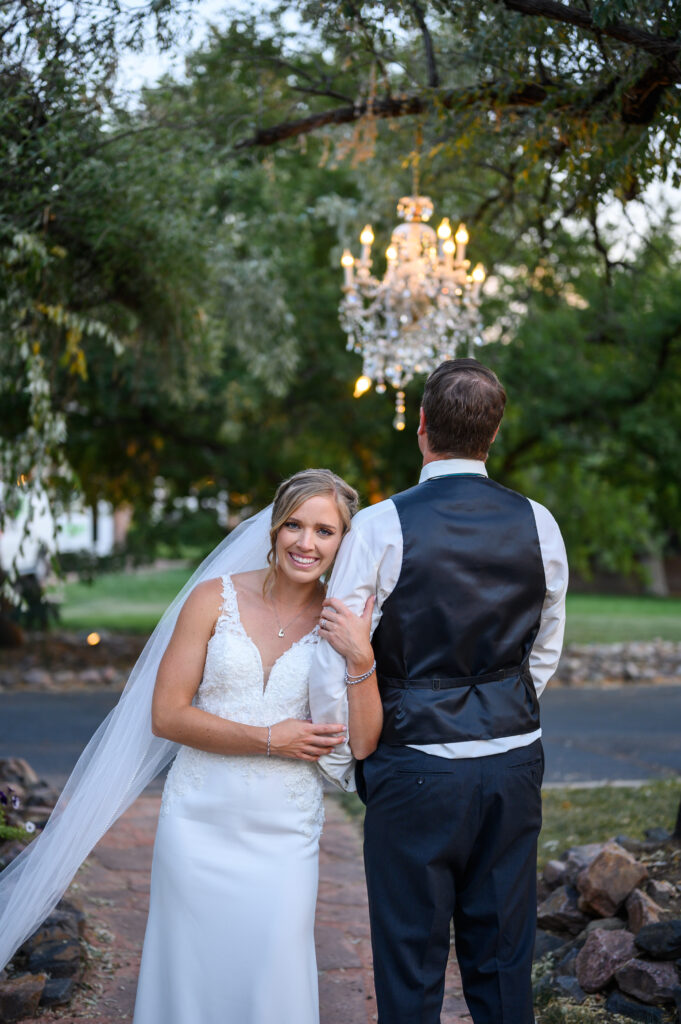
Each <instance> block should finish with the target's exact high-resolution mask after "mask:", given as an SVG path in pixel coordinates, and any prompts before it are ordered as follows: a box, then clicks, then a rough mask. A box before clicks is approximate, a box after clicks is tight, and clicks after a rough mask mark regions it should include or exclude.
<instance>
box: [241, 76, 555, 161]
mask: <svg viewBox="0 0 681 1024" xmlns="http://www.w3.org/2000/svg"><path fill="white" fill-rule="evenodd" d="M547 96H548V92H547V90H546V89H545V88H544V87H543V86H541V85H537V84H536V83H534V82H528V83H526V84H524V85H520V86H518V88H516V89H513V90H511V91H510V92H508V93H507V94H504V93H502V91H501V90H500V89H499V88H498V87H497V86H496V85H490V86H489V87H487V88H484V89H454V90H450V91H449V92H445V93H436V94H435V95H424V94H421V93H412V94H408V95H403V96H387V97H384V98H383V99H373V100H370V101H367V100H363V101H362V102H361V103H355V104H353V105H352V106H344V107H332V108H330V109H329V110H320V111H319V112H318V113H316V114H310V115H309V117H301V118H299V119H298V120H296V121H284V122H281V123H280V124H275V125H272V127H270V128H260V129H259V130H258V131H257V132H255V134H254V135H251V136H249V137H248V138H247V139H241V140H240V141H239V142H237V143H236V145H235V146H234V149H235V150H237V151H238V150H242V149H252V148H253V147H255V146H273V145H275V144H276V143H277V142H283V141H284V140H286V139H293V138H296V137H297V136H299V135H309V134H310V133H311V132H314V131H317V129H319V128H325V127H326V126H327V125H332V124H351V123H352V122H353V121H359V119H360V118H362V117H366V116H367V115H368V116H370V117H378V118H392V117H405V116H407V115H409V114H423V113H424V112H425V111H427V110H431V109H434V108H436V107H442V108H444V109H446V110H451V109H452V108H454V107H458V108H461V109H464V108H466V107H470V106H472V105H473V104H475V103H478V102H480V101H481V100H486V101H487V102H488V103H498V102H503V104H504V105H505V106H515V107H534V106H538V105H539V104H540V103H543V102H544V100H546V98H547ZM502 97H503V98H502Z"/></svg>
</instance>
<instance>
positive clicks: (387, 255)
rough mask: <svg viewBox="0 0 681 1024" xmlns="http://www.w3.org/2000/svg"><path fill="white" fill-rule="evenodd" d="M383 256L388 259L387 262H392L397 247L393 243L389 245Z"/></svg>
mask: <svg viewBox="0 0 681 1024" xmlns="http://www.w3.org/2000/svg"><path fill="white" fill-rule="evenodd" d="M385 258H386V259H387V260H388V262H389V263H394V262H395V260H396V259H397V247H396V246H394V245H389V246H388V248H387V249H386V250H385Z"/></svg>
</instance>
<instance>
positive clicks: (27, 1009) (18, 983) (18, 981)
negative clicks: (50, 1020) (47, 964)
mask: <svg viewBox="0 0 681 1024" xmlns="http://www.w3.org/2000/svg"><path fill="white" fill-rule="evenodd" d="M46 981H47V975H45V974H21V975H19V977H18V978H7V979H5V980H4V981H0V1020H1V1021H13V1020H22V1019H23V1018H24V1017H33V1016H34V1015H35V1014H36V1013H37V1011H38V1006H39V1004H40V997H41V995H42V993H43V989H44V988H45V982H46Z"/></svg>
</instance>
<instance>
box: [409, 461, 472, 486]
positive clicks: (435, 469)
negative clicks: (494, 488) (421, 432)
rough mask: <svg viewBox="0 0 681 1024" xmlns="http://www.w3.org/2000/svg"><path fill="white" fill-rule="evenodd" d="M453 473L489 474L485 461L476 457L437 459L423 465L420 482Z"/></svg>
mask: <svg viewBox="0 0 681 1024" xmlns="http://www.w3.org/2000/svg"><path fill="white" fill-rule="evenodd" d="M453 473H476V474H477V475H478V476H487V469H486V467H485V463H484V462H478V461H477V460H476V459H435V461H434V462H429V463H428V464H427V465H426V466H424V467H423V469H422V470H421V476H420V477H419V483H420V484H422V483H423V482H424V481H425V480H432V479H433V477H436V476H451V475H452V474H453Z"/></svg>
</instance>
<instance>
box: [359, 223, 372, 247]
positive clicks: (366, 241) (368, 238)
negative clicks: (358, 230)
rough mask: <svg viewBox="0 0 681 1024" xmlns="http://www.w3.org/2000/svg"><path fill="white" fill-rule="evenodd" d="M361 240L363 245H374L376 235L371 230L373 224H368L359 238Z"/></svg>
mask: <svg viewBox="0 0 681 1024" xmlns="http://www.w3.org/2000/svg"><path fill="white" fill-rule="evenodd" d="M359 240H360V242H361V243H362V245H372V244H373V241H374V233H373V231H372V230H371V224H367V225H366V226H365V228H364V230H363V231H362V234H361V235H360V236H359Z"/></svg>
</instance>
